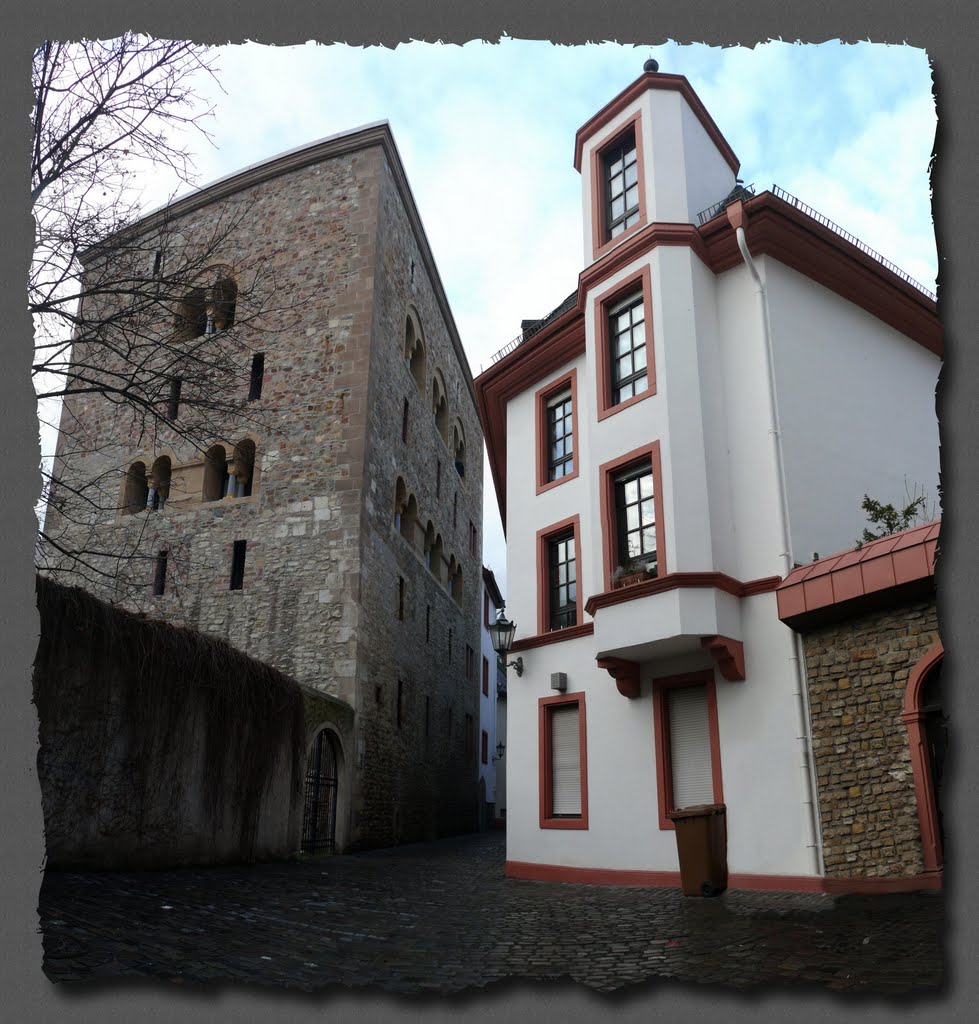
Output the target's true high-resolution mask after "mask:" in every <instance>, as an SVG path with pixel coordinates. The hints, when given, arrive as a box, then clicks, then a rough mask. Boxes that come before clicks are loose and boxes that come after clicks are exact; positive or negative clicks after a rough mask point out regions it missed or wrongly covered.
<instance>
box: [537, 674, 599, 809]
mask: <svg viewBox="0 0 979 1024" xmlns="http://www.w3.org/2000/svg"><path fill="white" fill-rule="evenodd" d="M538 704H539V709H540V711H539V713H540V744H541V751H540V757H541V778H540V783H541V791H540V801H541V807H540V824H541V827H542V828H587V827H588V791H587V786H586V781H585V777H586V772H585V751H584V719H585V709H584V695H583V694H577V695H571V696H563V697H550V698H548V697H542V698H540V700H539V701H538Z"/></svg>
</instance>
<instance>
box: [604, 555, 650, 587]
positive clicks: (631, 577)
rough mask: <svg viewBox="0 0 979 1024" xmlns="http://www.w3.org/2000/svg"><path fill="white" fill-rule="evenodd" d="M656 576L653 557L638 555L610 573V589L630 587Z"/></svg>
mask: <svg viewBox="0 0 979 1024" xmlns="http://www.w3.org/2000/svg"><path fill="white" fill-rule="evenodd" d="M655 575H656V557H655V555H640V556H637V557H636V558H629V559H627V560H626V561H625V562H624V563H623V564H622V565H619V566H617V567H616V569H615V572H613V573H612V589H613V590H618V589H619V588H620V587H631V586H632V585H633V584H634V583H642V582H643V581H644V580H648V579H650V578H651V577H653V576H655Z"/></svg>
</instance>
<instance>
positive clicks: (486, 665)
mask: <svg viewBox="0 0 979 1024" xmlns="http://www.w3.org/2000/svg"><path fill="white" fill-rule="evenodd" d="M483 696H484V697H488V696H489V660H488V659H487V657H486V655H485V654H484V655H483Z"/></svg>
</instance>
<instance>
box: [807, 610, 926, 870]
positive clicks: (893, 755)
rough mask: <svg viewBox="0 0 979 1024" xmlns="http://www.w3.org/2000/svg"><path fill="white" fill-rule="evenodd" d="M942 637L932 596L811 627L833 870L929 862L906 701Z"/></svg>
mask: <svg viewBox="0 0 979 1024" xmlns="http://www.w3.org/2000/svg"><path fill="white" fill-rule="evenodd" d="M937 640H938V620H937V616H936V609H935V602H934V600H931V601H922V602H918V603H915V604H912V605H910V606H909V605H903V606H899V607H896V608H892V609H888V610H886V611H877V612H874V613H872V614H866V615H863V616H861V617H858V618H855V619H850V620H847V621H845V622H840V623H836V624H834V625H830V626H824V627H820V628H818V629H815V630H813V631H811V632H808V633H806V635H805V636H804V647H805V657H806V669H807V676H808V683H809V703H810V711H811V716H812V734H813V756H814V758H815V764H816V775H817V779H818V786H819V810H820V818H821V822H822V835H823V857H824V861H825V870H826V874H827V876H830V877H879V876H910V875H916V874H918V873H920V872H921V871H922V869H923V863H922V857H921V841H920V832H919V827H918V811H917V804H916V802H915V795H914V777H913V774H912V770H911V759H910V753H909V750H908V736H907V729H906V727H905V725H904V723H903V722H902V721H901V711H902V710H903V708H904V693H905V686H906V685H907V681H908V674H909V672H910V670H911V669H912V667H913V666H914V665H915V663H916V662H917V661H918V660H919V659H920V658H921V657H922V656H923V655H924V654H925V652H926V651H927V650H928V649H929V648H930V647H931V646H932V645H933V644H934V643H935V642H936V641H937Z"/></svg>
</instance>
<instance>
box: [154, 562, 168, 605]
mask: <svg viewBox="0 0 979 1024" xmlns="http://www.w3.org/2000/svg"><path fill="white" fill-rule="evenodd" d="M166 588H167V553H166V551H161V552H159V553H158V554H157V556H156V572H155V573H154V574H153V596H154V597H162V596H163V593H164V591H165V590H166Z"/></svg>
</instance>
